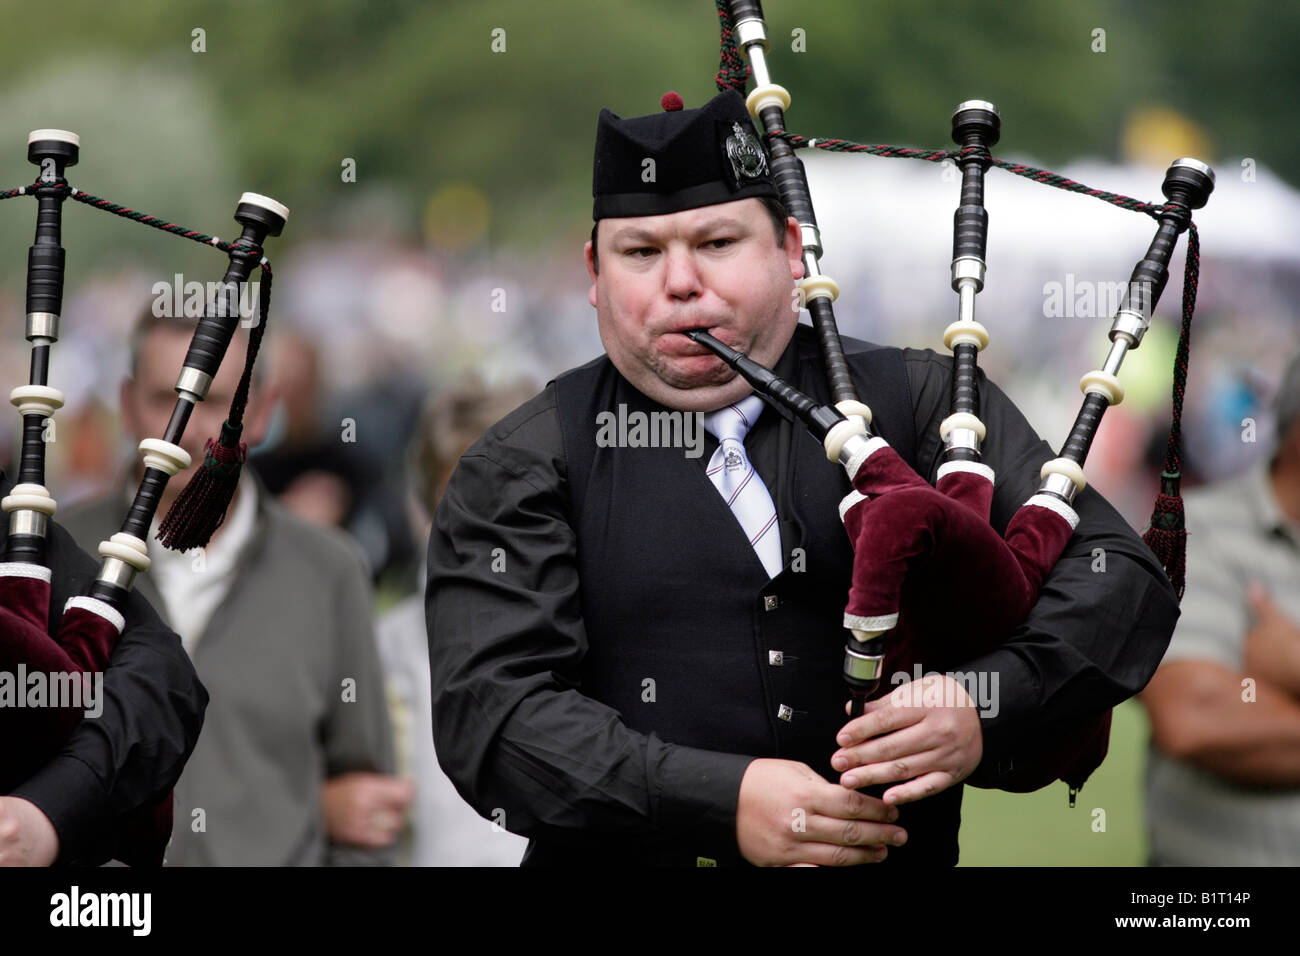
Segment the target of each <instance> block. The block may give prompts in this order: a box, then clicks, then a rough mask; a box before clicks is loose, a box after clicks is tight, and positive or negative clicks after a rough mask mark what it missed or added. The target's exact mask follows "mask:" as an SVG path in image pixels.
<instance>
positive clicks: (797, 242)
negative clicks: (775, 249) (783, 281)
mask: <svg viewBox="0 0 1300 956" xmlns="http://www.w3.org/2000/svg"><path fill="white" fill-rule="evenodd" d="M781 248H782V249H783V250H784V251H785V257H786V258H787V259H789V260H790V274H791V275H792V276H794V278H796V279H802V278H803V234H802V233H801V232H800V231H799V221H798V220H797V219H795V218H794V216H787V217H786V220H785V242H784V243H782V246H781Z"/></svg>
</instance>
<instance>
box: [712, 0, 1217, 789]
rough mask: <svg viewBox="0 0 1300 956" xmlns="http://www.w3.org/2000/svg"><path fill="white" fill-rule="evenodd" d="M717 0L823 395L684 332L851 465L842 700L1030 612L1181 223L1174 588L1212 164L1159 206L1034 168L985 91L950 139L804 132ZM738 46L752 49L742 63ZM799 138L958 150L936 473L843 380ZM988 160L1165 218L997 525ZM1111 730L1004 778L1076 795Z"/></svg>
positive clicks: (1178, 171) (1067, 736)
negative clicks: (1060, 426)
mask: <svg viewBox="0 0 1300 956" xmlns="http://www.w3.org/2000/svg"><path fill="white" fill-rule="evenodd" d="M717 6H718V13H719V17H720V19H721V27H722V61H721V69H720V70H719V72H718V75H717V85H718V87H719V89H726V88H728V87H730V88H732V89H735V90H737V92H739V93H741V94H742V95H743V94H744V92H745V86H746V79H747V77H748V75H749V73H750V72H751V71H752V74H753V77H754V81H755V87H754V89H753V90H752V91H751V92H750V93H749V95H748V97H747V99H746V105H747V107H748V109H749V112H750V114H751V116H753V117H754V119H755V123H756V125H757V126H758V127H759V131H760V133H764V132H765V134H766V135H765V137H764V138H765V140H766V144H767V149H768V153H769V159H770V168H771V171H772V178H773V180H774V182H775V183H776V185H777V188H778V190H779V191H780V194H781V198H782V201H783V202H784V203H785V205H786V207H787V209H788V210H789V211H790V214H791V215H792V216H794V218H795V219H796V220H797V221H798V222H799V227H800V233H801V236H802V240H803V265H804V269H805V277H804V278H803V279H802V280H801V281H800V284H799V285H800V289H801V299H802V301H803V304H804V305H805V307H806V308H807V309H808V312H809V314H810V316H811V319H812V324H813V328H814V330H815V332H816V337H817V340H818V343H819V347H820V350H821V353H822V358H823V360H824V363H825V366H826V374H827V379H828V382H829V386H830V392H831V395H832V402H833V403H834V404H833V407H832V406H831V405H821V404H819V403H817V402H816V401H814V400H813V399H811V398H809V397H808V396H806V395H804V394H802V393H800V392H799V391H798V390H796V389H794V388H793V387H791V386H790V385H789V384H787V383H785V382H783V381H782V380H780V379H779V378H777V377H776V376H775V375H774V374H773V373H772V372H771V371H770V370H768V369H766V368H763V367H762V366H760V365H758V364H756V363H754V362H752V361H751V360H749V359H748V358H746V357H745V356H744V355H742V354H740V353H738V352H736V351H734V350H732V349H730V348H728V347H727V346H726V345H724V344H723V343H721V342H719V341H717V340H716V339H714V338H712V337H711V336H710V335H708V333H707V332H704V331H695V332H690V333H688V334H689V335H691V337H692V338H693V339H694V340H695V341H697V342H699V343H700V344H702V345H704V346H706V347H708V348H709V349H711V350H712V351H713V352H714V353H715V354H716V355H717V356H718V357H720V358H721V359H723V360H724V361H726V362H727V363H728V364H729V365H731V366H732V367H733V368H735V369H736V370H737V371H738V372H739V373H740V374H741V375H742V376H744V377H745V378H746V379H747V380H748V381H749V383H750V384H751V385H752V386H753V388H754V390H755V392H756V393H758V394H759V395H761V396H763V397H764V398H765V399H766V400H767V401H768V402H769V403H770V404H772V405H773V406H774V407H775V408H777V410H778V411H781V412H782V413H783V414H785V415H787V416H790V417H793V418H796V419H798V420H799V421H802V422H803V423H804V425H805V426H806V427H807V428H808V429H809V430H810V431H811V432H812V434H813V435H814V436H815V437H816V438H817V440H818V441H820V442H822V443H823V444H824V446H825V448H826V453H827V456H828V458H829V459H830V460H831V461H838V462H839V463H840V464H841V465H843V466H844V468H845V470H846V472H847V473H848V476H849V479H850V481H851V483H852V486H853V490H852V491H851V492H850V493H849V495H848V496H847V497H846V498H845V499H844V500H843V501H842V502H841V504H840V515H841V518H842V520H843V522H844V527H845V530H846V531H847V532H848V535H849V538H850V540H851V541H852V543H853V550H854V564H853V576H852V586H851V589H850V592H849V598H848V604H847V607H846V609H845V614H844V626H845V628H847V629H848V630H849V631H850V636H849V637H848V639H847V644H846V647H845V663H844V676H845V680H846V681H847V682H848V685H849V689H850V694H851V697H852V705H851V713H852V714H853V715H854V716H857V715H860V714H861V713H862V709H863V705H864V704H865V702H866V701H868V700H869V699H871V698H872V697H873V696H875V694H876V693H877V691H878V690H879V687H880V678H881V675H882V673H884V672H885V667H886V661H889V662H890V664H891V665H894V666H895V667H897V666H898V665H899V664H900V662H904V661H906V662H913V661H921V662H925V664H926V665H927V666H930V667H933V668H934V669H936V670H937V669H941V668H942V667H943V666H952V665H955V664H959V663H960V662H961V661H963V660H969V659H971V658H973V657H976V656H978V655H979V654H982V653H985V652H987V651H989V650H991V649H992V648H993V647H995V646H996V645H997V644H998V643H1000V642H1001V641H1003V640H1005V638H1006V637H1007V636H1008V635H1009V634H1010V633H1011V631H1012V630H1013V629H1014V628H1015V627H1017V626H1018V625H1019V624H1021V623H1022V622H1023V621H1024V620H1025V618H1026V617H1027V616H1028V614H1029V611H1030V609H1031V608H1032V607H1033V605H1034V603H1035V601H1036V600H1037V598H1038V593H1039V590H1040V588H1041V587H1042V585H1043V582H1044V580H1045V579H1046V577H1047V575H1048V574H1049V573H1050V571H1051V570H1052V568H1053V566H1054V565H1055V564H1056V562H1057V560H1058V559H1059V558H1060V556H1061V553H1062V552H1063V550H1064V549H1065V547H1066V545H1067V543H1068V542H1069V540H1070V537H1071V536H1072V534H1073V532H1074V529H1075V526H1076V525H1077V524H1078V520H1079V518H1078V515H1077V513H1076V512H1075V510H1074V508H1073V507H1072V503H1073V501H1074V498H1075V495H1076V494H1077V493H1078V492H1079V491H1081V490H1082V489H1083V488H1084V487H1085V484H1086V479H1085V477H1084V472H1083V464H1084V461H1085V459H1086V457H1087V454H1088V449H1089V446H1090V445H1091V443H1092V440H1093V437H1094V436H1095V434H1096V430H1097V426H1098V425H1099V424H1100V422H1101V417H1102V414H1103V413H1104V412H1105V410H1106V408H1107V407H1108V406H1110V405H1116V404H1118V403H1119V402H1120V401H1121V400H1122V399H1123V397H1124V389H1123V386H1122V385H1121V384H1120V381H1119V379H1118V378H1117V376H1116V373H1117V372H1118V371H1119V367H1120V364H1121V363H1122V362H1123V360H1124V356H1125V354H1126V353H1127V352H1128V351H1129V350H1130V349H1135V348H1137V347H1138V346H1139V345H1140V344H1141V342H1142V337H1143V335H1144V333H1145V332H1146V330H1147V327H1148V326H1149V324H1150V322H1151V316H1152V311H1153V310H1154V308H1155V306H1156V303H1157V302H1158V300H1159V298H1160V294H1161V292H1162V291H1163V289H1164V286H1165V283H1166V281H1167V279H1168V274H1169V273H1168V268H1169V261H1170V257H1171V255H1172V253H1173V251H1174V247H1175V245H1176V243H1177V240H1178V237H1179V235H1180V234H1181V233H1183V232H1184V231H1189V239H1188V252H1187V256H1186V271H1185V276H1184V283H1183V324H1182V333H1181V335H1180V339H1179V345H1178V354H1177V365H1176V368H1175V381H1174V393H1173V401H1174V423H1173V427H1172V428H1171V430H1170V436H1169V444H1168V449H1167V452H1166V459H1165V470H1164V472H1163V474H1162V486H1161V492H1160V495H1159V497H1158V499H1157V502H1156V507H1155V511H1154V513H1153V515H1152V520H1151V527H1150V529H1149V530H1148V531H1147V532H1146V534H1145V535H1144V539H1145V540H1146V542H1147V544H1148V545H1150V546H1151V548H1152V550H1153V551H1155V553H1156V554H1157V556H1158V557H1159V558H1160V559H1161V561H1162V563H1163V564H1164V567H1165V570H1166V573H1167V574H1168V575H1169V577H1170V580H1171V582H1172V583H1173V585H1174V588H1175V590H1176V592H1177V594H1178V596H1179V597H1180V598H1181V597H1182V593H1183V564H1184V555H1185V550H1184V549H1185V531H1184V528H1183V512H1182V499H1181V498H1180V497H1179V493H1178V484H1179V477H1180V475H1179V471H1180V455H1181V448H1180V442H1181V438H1180V431H1179V420H1180V416H1181V405H1182V395H1183V386H1184V383H1185V381H1186V374H1187V350H1188V333H1189V328H1190V322H1191V317H1192V312H1193V309H1194V306H1195V295H1196V282H1197V272H1198V259H1199V253H1198V240H1197V235H1196V227H1195V226H1194V225H1193V224H1192V217H1191V214H1192V210H1194V209H1199V208H1201V207H1202V206H1204V205H1205V202H1206V200H1207V198H1208V197H1209V195H1210V193H1211V191H1212V190H1213V188H1214V173H1213V171H1212V170H1211V169H1210V168H1209V167H1208V166H1207V165H1205V164H1204V163H1202V162H1199V161H1197V160H1194V159H1178V160H1175V161H1174V163H1173V164H1172V165H1171V166H1170V167H1169V169H1168V171H1167V172H1166V174H1165V179H1164V183H1163V186H1162V189H1163V192H1164V195H1165V198H1166V202H1164V203H1162V204H1153V203H1142V202H1138V201H1137V200H1133V199H1129V198H1128V197H1124V196H1119V195H1117V194H1114V193H1107V192H1104V191H1101V190H1094V189H1089V188H1088V187H1086V186H1083V185H1082V184H1079V183H1076V182H1073V181H1072V180H1068V179H1065V178H1064V177H1061V176H1057V175H1055V174H1053V173H1049V172H1046V171H1044V170H1039V169H1033V168H1032V167H1027V166H1022V165H1018V164H1014V163H1010V162H1006V161H1003V160H998V159H995V158H994V157H993V156H992V155H991V153H990V152H989V150H990V148H991V147H992V146H994V145H995V144H996V143H997V141H998V138H999V135H1000V130H1001V118H1000V116H999V113H998V111H997V110H996V109H995V108H994V107H993V105H992V104H990V103H987V102H984V101H980V100H972V101H968V102H965V103H962V104H961V105H959V106H958V107H957V109H956V110H955V111H954V113H953V117H952V134H953V139H954V140H955V142H956V143H957V149H955V150H919V149H904V148H900V147H894V146H861V145H858V144H853V143H848V142H846V141H844V140H807V139H804V138H803V137H801V136H797V135H794V134H792V133H789V132H788V131H787V130H786V128H785V110H786V109H787V108H788V107H789V105H790V95H789V93H788V92H787V91H786V90H785V89H783V88H782V87H780V86H778V85H776V84H774V83H773V82H772V81H771V76H770V73H769V70H768V66H767V61H766V52H767V48H768V46H767V39H766V27H765V25H764V22H763V14H762V9H761V6H760V4H759V3H758V2H757V0H731V2H729V3H728V2H727V0H718V3H717ZM742 52H743V53H744V54H745V56H746V57H747V58H748V60H749V68H748V69H747V68H746V66H745V62H744V60H743V59H742V58H741V55H740V54H741V53H742ZM808 146H817V147H820V148H823V149H830V150H834V151H842V152H867V153H871V154H873V155H880V156H892V157H902V158H916V159H923V160H927V161H930V162H943V161H948V160H952V161H953V162H955V163H956V164H957V165H958V166H959V167H960V168H961V171H962V181H961V198H960V204H959V206H958V208H957V211H956V214H955V217H954V235H953V259H952V268H951V280H952V287H953V289H954V291H956V292H957V294H958V310H957V320H956V321H955V322H953V323H952V324H951V325H949V326H948V328H947V329H946V330H945V332H944V344H945V345H946V346H947V347H948V348H949V349H951V350H952V352H953V378H952V405H951V414H949V415H948V416H947V418H945V419H944V421H943V422H942V424H941V426H940V436H941V438H942V440H943V445H944V450H943V461H942V464H941V465H940V467H939V469H938V475H937V482H936V485H935V486H931V485H930V484H929V483H928V482H927V481H926V480H925V479H924V478H923V477H922V476H920V475H918V474H917V473H916V472H915V471H914V470H913V469H912V468H911V467H909V466H908V464H907V463H906V462H905V461H903V459H902V458H901V457H900V456H899V455H898V454H897V453H896V452H895V451H894V450H893V449H892V448H890V447H889V445H888V444H887V443H886V442H885V441H884V440H883V439H882V438H880V437H878V436H874V435H873V434H872V432H871V427H870V426H871V410H870V409H869V408H868V407H867V406H866V405H864V404H862V403H861V402H860V401H859V400H858V399H857V397H856V395H855V393H854V387H853V383H852V381H851V378H850V375H849V368H848V365H847V363H846V362H845V358H844V353H843V347H842V344H841V342H840V335H839V331H838V328H837V326H836V324H835V315H834V311H833V308H832V302H833V301H834V300H835V298H836V297H837V295H838V291H839V290H838V287H837V286H836V284H835V282H834V280H832V279H831V278H830V277H829V276H826V275H824V274H823V273H822V272H821V270H820V267H819V260H820V258H821V255H822V242H821V235H820V233H819V231H818V228H817V220H816V217H815V215H814V214H813V207H812V200H811V197H810V194H809V190H808V182H807V178H806V176H805V173H804V168H803V163H802V162H801V161H800V160H799V159H798V157H796V156H795V149H796V148H801V147H808ZM991 166H997V167H1000V168H1003V169H1006V170H1008V171H1010V172H1013V173H1016V174H1018V175H1023V176H1027V177H1028V178H1031V179H1033V180H1035V181H1036V182H1040V183H1045V184H1048V185H1052V186H1057V187H1059V188H1063V189H1067V190H1070V191H1074V192H1082V193H1085V194H1088V195H1092V196H1094V197H1096V198H1100V199H1103V200H1105V201H1107V202H1111V203H1113V204H1115V205H1118V206H1120V207H1122V208H1127V209H1132V210H1135V211H1139V212H1143V213H1146V214H1147V215H1150V216H1152V217H1154V218H1155V219H1156V220H1157V221H1158V223H1159V226H1158V229H1157V231H1156V235H1155V238H1154V239H1153V240H1152V241H1151V244H1150V247H1149V248H1148V249H1147V252H1146V254H1145V255H1144V256H1143V258H1142V259H1141V261H1139V262H1138V264H1137V266H1136V268H1135V269H1134V270H1133V274H1132V277H1131V279H1130V282H1129V285H1128V287H1127V291H1126V293H1125V296H1124V298H1123V300H1122V301H1121V303H1120V306H1119V308H1118V310H1117V312H1116V314H1115V317H1114V320H1113V322H1112V325H1111V328H1110V333H1109V335H1110V341H1111V347H1110V351H1109V354H1108V355H1107V357H1106V360H1105V362H1104V364H1103V366H1102V368H1100V369H1096V370H1094V371H1091V372H1088V373H1087V374H1086V375H1084V376H1083V378H1082V380H1081V382H1080V388H1081V389H1082V391H1083V393H1084V400H1083V405H1082V407H1081V408H1080V410H1079V413H1078V417H1077V418H1076V420H1075V423H1074V426H1073V428H1072V429H1071V431H1070V434H1069V437H1068V438H1067V439H1066V442H1065V444H1064V445H1063V446H1062V448H1061V451H1060V454H1059V455H1058V456H1057V457H1056V458H1053V459H1052V460H1050V461H1048V462H1046V463H1045V464H1044V465H1043V466H1042V470H1041V475H1040V477H1041V479H1042V484H1041V486H1040V487H1039V489H1038V492H1037V493H1036V494H1034V495H1033V496H1032V497H1031V498H1030V499H1029V500H1028V501H1026V502H1025V503H1024V504H1023V505H1022V506H1021V508H1020V509H1019V510H1018V511H1017V512H1016V514H1015V515H1014V516H1013V518H1012V519H1011V521H1010V523H1009V524H1008V526H1007V528H1006V533H1005V536H1003V535H999V534H998V532H997V531H996V530H995V529H994V528H993V527H992V525H991V524H990V523H989V520H990V508H991V505H992V500H993V486H994V478H995V476H994V474H993V471H992V469H991V468H989V467H988V466H987V465H986V464H984V463H983V462H981V460H980V442H981V441H982V440H983V439H984V438H985V435H986V431H985V426H984V423H983V422H981V421H980V419H979V418H978V409H979V395H978V388H977V386H978V377H977V369H976V365H977V356H978V353H979V351H980V350H981V349H983V348H984V347H985V346H987V344H988V341H989V335H988V331H987V329H985V327H984V326H983V325H981V324H980V323H979V322H977V321H976V320H975V297H976V294H977V293H978V292H979V291H980V290H981V289H982V287H983V284H984V277H985V269H986V265H985V261H984V250H985V239H986V236H987V231H988V214H987V212H986V211H985V209H984V176H985V172H986V171H987V170H988V169H989V168H990V167H991ZM1109 730H1110V711H1109V710H1107V711H1106V712H1105V713H1104V714H1102V715H1100V716H1098V717H1097V718H1096V719H1094V720H1091V721H1088V722H1086V723H1085V724H1082V725H1080V726H1077V727H1074V728H1072V729H1070V730H1068V731H1064V732H1062V735H1061V736H1059V737H1057V738H1055V739H1054V740H1053V749H1054V750H1055V751H1056V753H1055V754H1054V755H1052V756H1047V757H1042V758H1041V759H1040V760H1039V761H1038V762H1037V763H1036V764H1035V765H1033V766H1025V767H1021V768H1019V769H1018V770H1017V772H1016V773H1015V774H1014V776H1012V777H1009V778H1008V779H1006V780H1004V781H1002V782H1000V783H999V786H1001V787H1002V788H1003V789H1008V790H1034V789H1038V788H1039V787H1042V786H1045V785H1047V784H1048V783H1050V782H1051V781H1052V780H1054V779H1057V778H1058V777H1059V778H1060V779H1063V780H1065V781H1066V782H1067V783H1068V784H1069V786H1070V803H1071V806H1073V804H1074V794H1075V792H1076V791H1077V789H1078V788H1079V787H1080V786H1082V784H1083V781H1084V780H1085V779H1086V778H1087V776H1088V775H1089V774H1090V773H1091V772H1092V770H1094V769H1095V768H1096V767H1097V766H1098V765H1099V764H1100V763H1101V761H1102V759H1103V758H1104V757H1105V753H1106V748H1107V742H1108V739H1109Z"/></svg>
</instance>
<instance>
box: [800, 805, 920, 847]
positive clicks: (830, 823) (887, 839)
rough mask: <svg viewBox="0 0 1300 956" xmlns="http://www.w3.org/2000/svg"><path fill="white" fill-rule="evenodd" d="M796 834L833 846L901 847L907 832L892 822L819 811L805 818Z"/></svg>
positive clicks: (811, 840) (804, 838)
mask: <svg viewBox="0 0 1300 956" xmlns="http://www.w3.org/2000/svg"><path fill="white" fill-rule="evenodd" d="M892 809H893V808H891V810H892ZM895 812H896V811H895ZM796 836H798V837H799V838H800V839H802V840H807V841H809V842H811V843H825V844H830V845H833V846H856V847H871V846H902V845H903V844H904V843H906V842H907V831H906V830H904V829H903V828H902V827H900V826H896V825H894V824H892V823H872V822H870V821H867V820H843V819H838V818H836V817H827V816H822V815H820V814H815V815H813V816H811V817H809V818H808V823H807V829H806V830H803V831H799V832H797V833H796Z"/></svg>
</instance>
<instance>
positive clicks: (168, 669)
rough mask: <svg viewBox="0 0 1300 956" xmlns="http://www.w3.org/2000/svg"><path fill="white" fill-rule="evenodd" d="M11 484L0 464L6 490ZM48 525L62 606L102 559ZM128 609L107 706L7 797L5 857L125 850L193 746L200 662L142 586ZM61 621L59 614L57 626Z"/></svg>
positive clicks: (75, 858) (18, 860)
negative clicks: (127, 840)
mask: <svg viewBox="0 0 1300 956" xmlns="http://www.w3.org/2000/svg"><path fill="white" fill-rule="evenodd" d="M12 486H13V482H12V481H11V480H10V479H9V478H8V477H7V476H5V475H4V474H3V472H0V495H7V494H9V492H10V490H11V489H12ZM50 528H51V530H50V534H49V536H48V539H47V544H46V558H47V563H48V566H49V568H50V571H51V580H50V587H51V594H52V596H53V600H52V601H51V602H50V607H51V608H52V609H54V610H55V611H57V612H58V614H59V615H61V613H62V609H63V606H64V604H65V603H66V601H67V599H68V598H69V597H71V596H73V595H77V594H81V593H83V592H84V589H85V588H86V586H87V585H88V583H89V582H90V581H92V580H93V579H94V576H95V570H96V564H95V562H94V561H93V560H92V559H91V557H90V556H89V555H88V554H86V553H85V552H83V551H81V550H80V549H78V548H77V546H76V544H74V543H73V540H72V538H71V536H69V535H68V534H67V532H65V531H64V530H63V528H62V527H61V526H60V525H59V524H57V523H55V522H51V524H50ZM3 613H5V614H6V615H7V614H8V610H7V609H5V610H4V612H3ZM123 616H124V618H125V627H124V628H123V630H122V636H121V638H120V639H119V640H118V642H117V646H116V648H115V649H114V650H113V654H112V656H111V657H110V658H109V663H108V667H107V668H105V669H104V670H103V672H102V674H103V677H102V683H101V684H100V685H99V688H100V689H99V690H98V691H97V693H96V694H95V696H97V697H98V700H94V701H91V702H90V703H92V704H93V705H94V706H93V707H87V708H86V710H92V711H93V710H100V706H101V705H102V710H101V711H100V712H99V713H96V714H94V716H92V717H86V718H85V719H83V720H81V721H79V722H78V723H77V725H76V729H74V730H73V731H72V734H71V736H70V737H68V739H67V740H66V741H65V742H64V743H63V744H62V746H61V748H60V749H59V750H58V751H57V752H56V753H54V754H52V755H50V757H49V759H48V760H46V761H45V762H44V763H43V764H42V765H40V766H39V767H36V768H34V769H33V770H32V771H31V772H30V774H29V775H28V776H26V777H25V778H24V779H23V780H21V781H20V782H18V783H17V785H16V786H13V788H12V789H10V790H8V792H7V795H6V796H2V797H0V865H5V866H47V865H49V864H51V863H56V862H58V863H71V864H85V865H97V864H100V863H104V862H106V861H107V860H109V859H111V858H113V857H115V856H118V855H119V853H120V852H121V849H122V847H121V846H120V841H122V840H123V838H124V836H125V834H126V832H127V831H129V830H130V829H131V828H133V827H135V826H137V825H138V822H139V821H138V815H139V814H140V812H141V811H145V812H147V811H148V810H149V808H150V807H151V806H153V805H154V804H155V803H156V802H157V801H158V800H160V799H161V798H162V797H163V796H165V795H166V794H168V793H169V792H170V791H171V788H172V787H173V786H174V785H175V783H176V780H177V779H178V778H179V777H180V773H181V770H182V768H183V767H184V766H185V761H186V760H188V759H189V756H190V754H191V752H192V751H193V750H194V745H195V743H196V742H197V741H198V737H199V730H200V728H201V727H202V725H203V712H204V709H205V708H206V706H207V703H208V694H207V691H206V690H205V689H204V688H203V685H202V684H201V683H199V679H198V677H197V675H196V674H195V673H194V665H193V664H191V663H190V659H189V657H188V656H187V655H186V653H185V651H184V650H182V648H181V642H180V639H179V638H178V637H177V636H176V635H175V634H174V633H172V632H171V631H170V630H168V629H167V628H166V627H164V626H163V623H162V621H161V620H159V618H158V615H157V613H156V612H155V611H154V609H153V608H152V607H150V606H149V603H148V602H147V601H146V600H145V599H144V598H143V597H141V596H140V595H139V594H133V595H132V596H131V600H130V602H129V604H128V606H127V608H126V610H125V612H124V615H123ZM57 623H58V616H52V619H51V621H50V624H49V627H50V633H51V634H53V633H55V631H56V630H57ZM29 686H30V685H29ZM23 690H24V689H23V688H16V687H15V691H16V692H22V691H23ZM0 700H2V698H0ZM14 703H16V700H14V701H10V704H14ZM13 715H14V714H13V712H11V714H10V715H9V716H13ZM42 716H43V715H42ZM10 769H12V768H5V772H6V773H7V772H8V771H9V770H10ZM132 814H135V815H136V819H135V820H134V821H133V820H132V819H131V815H132Z"/></svg>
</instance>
